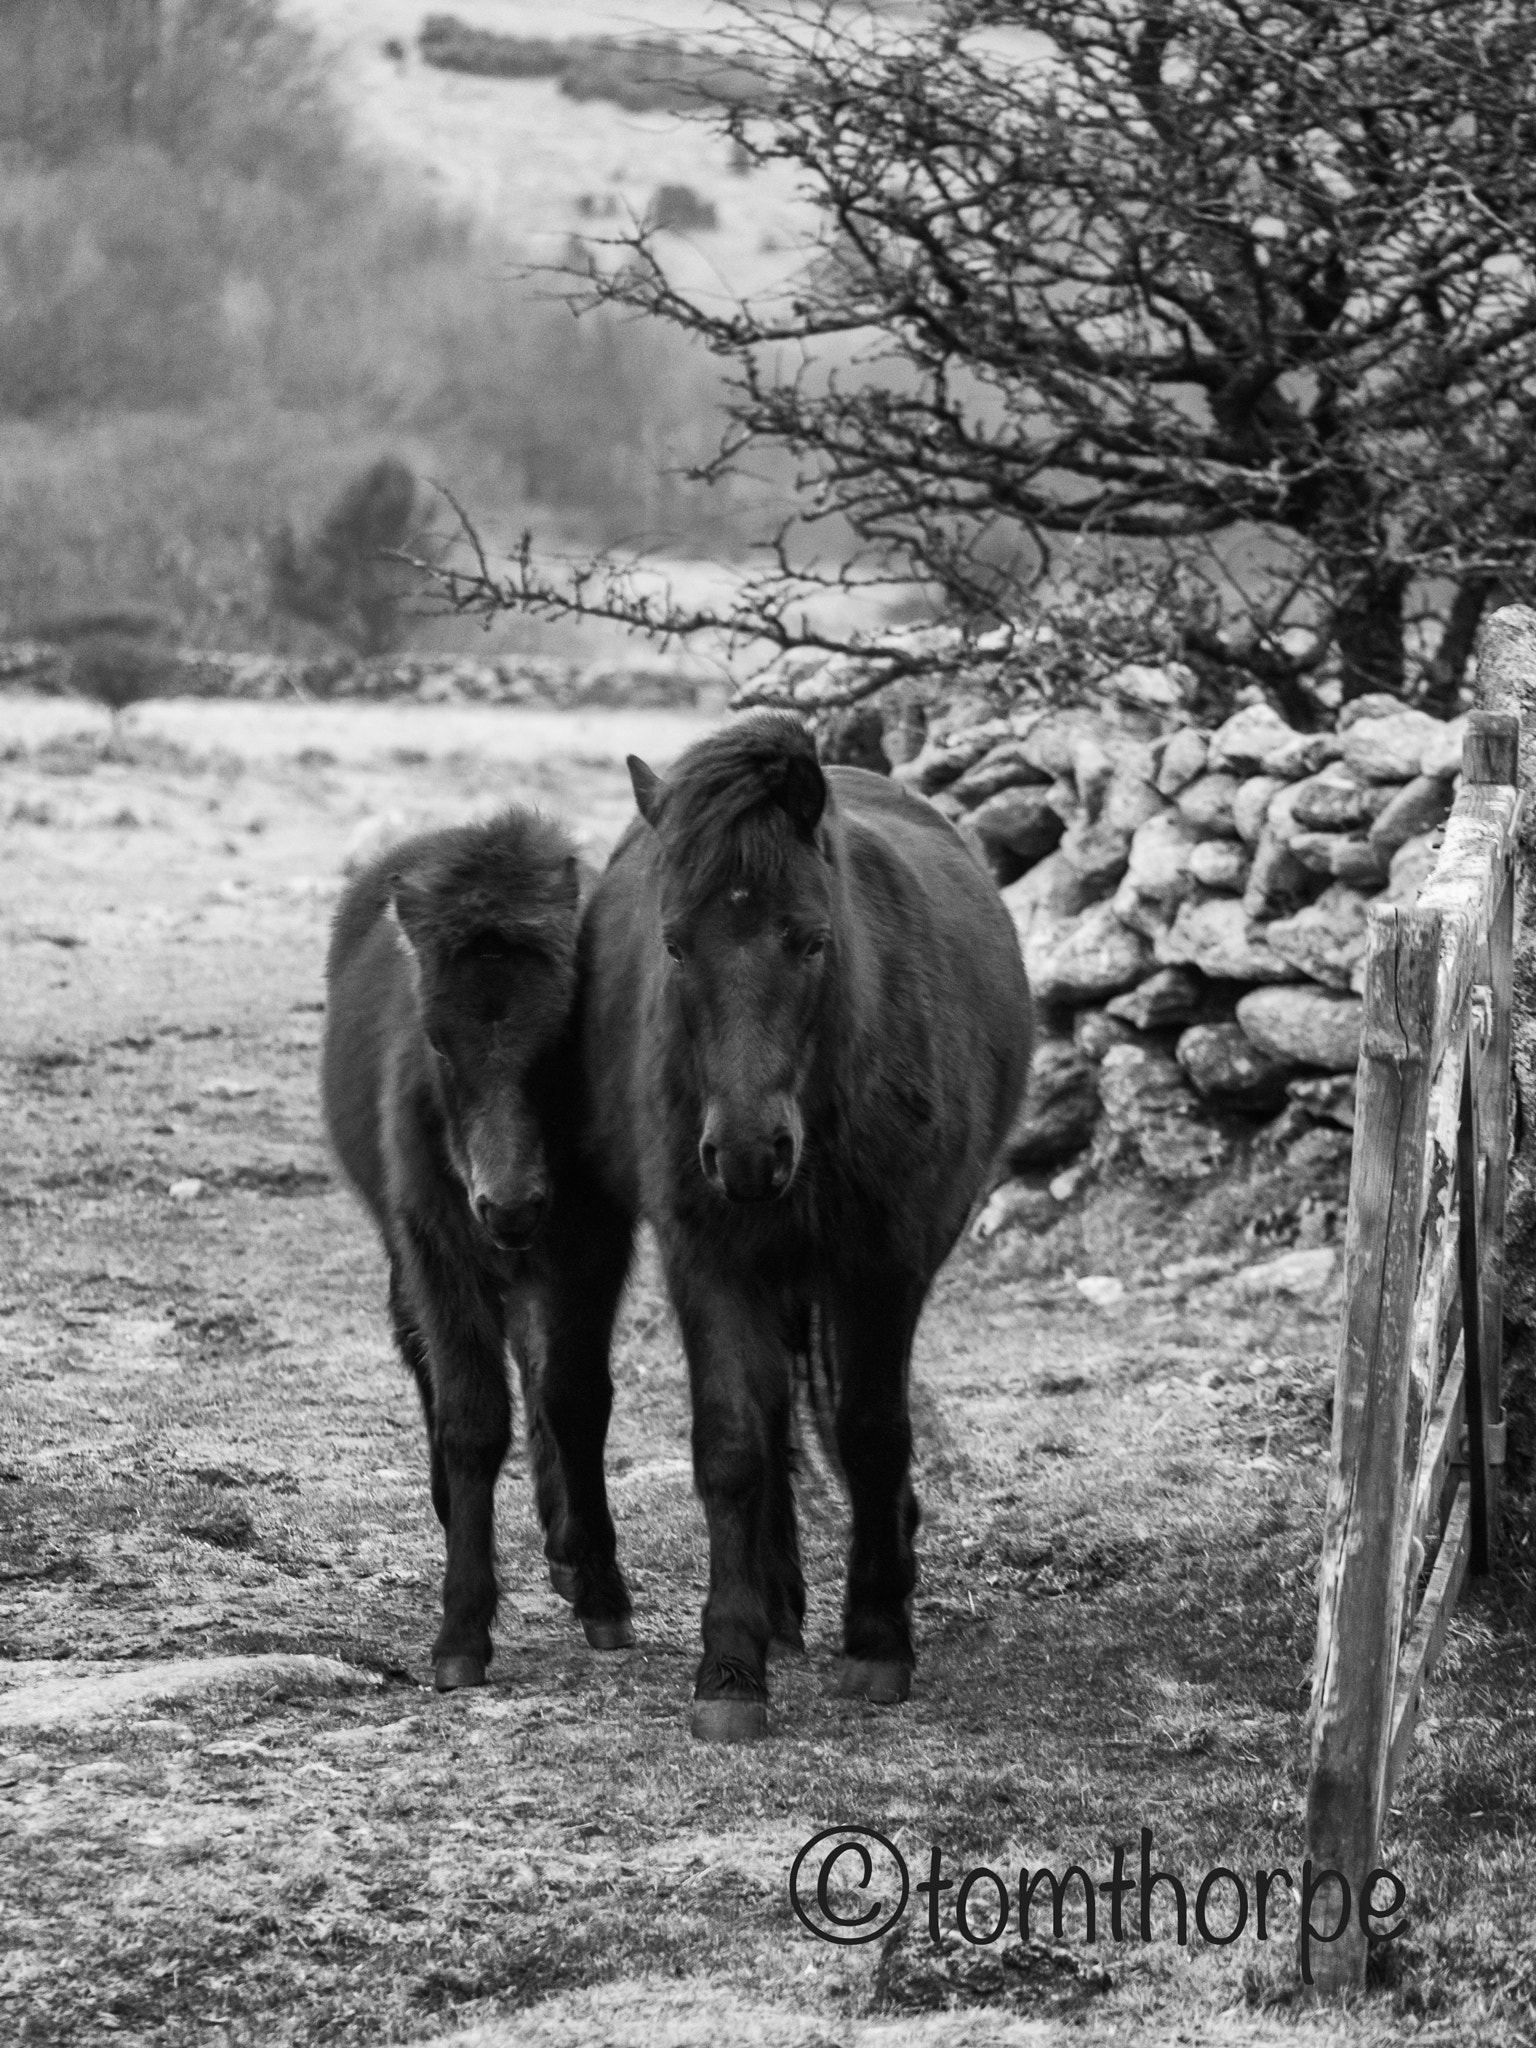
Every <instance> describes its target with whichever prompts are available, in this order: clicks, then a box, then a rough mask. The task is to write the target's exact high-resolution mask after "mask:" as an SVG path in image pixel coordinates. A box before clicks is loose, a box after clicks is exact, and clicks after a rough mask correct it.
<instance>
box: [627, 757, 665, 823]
mask: <svg viewBox="0 0 1536 2048" xmlns="http://www.w3.org/2000/svg"><path fill="white" fill-rule="evenodd" d="M624 765H625V766H626V767H627V768H628V770H629V781H630V787H631V788H632V789H633V790H634V792H635V806H636V808H637V809H638V811H639V813H640V815H641V817H642V818H644V820H645V822H646V823H647V825H650V826H655V825H657V824H659V823H660V821H661V807H662V805H663V803H664V802H665V801H666V796H667V785H666V784H665V783H664V782H663V781H662V779H661V777H660V776H659V775H658V774H657V773H656V770H655V769H654V768H648V767H647V766H646V764H645V763H644V761H642V760H641V758H640V756H639V755H638V754H631V755H630V756H629V757H628V759H627V760H626V762H625V764H624Z"/></svg>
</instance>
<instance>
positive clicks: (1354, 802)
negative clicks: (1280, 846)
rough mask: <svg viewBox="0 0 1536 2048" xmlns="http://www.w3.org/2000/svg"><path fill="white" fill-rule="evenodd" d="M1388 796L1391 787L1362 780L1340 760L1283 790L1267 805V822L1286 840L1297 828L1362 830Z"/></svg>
mask: <svg viewBox="0 0 1536 2048" xmlns="http://www.w3.org/2000/svg"><path fill="white" fill-rule="evenodd" d="M1391 800H1392V792H1391V790H1390V789H1386V788H1383V787H1382V786H1381V785H1380V784H1379V783H1369V782H1362V781H1361V779H1360V778H1359V776H1357V775H1352V774H1350V772H1349V770H1348V769H1347V768H1346V767H1344V766H1343V764H1342V763H1341V764H1339V765H1338V766H1336V767H1332V768H1325V769H1323V770H1322V772H1321V773H1320V774H1317V775H1308V776H1306V777H1305V778H1304V779H1303V780H1302V781H1300V782H1294V783H1292V784H1291V785H1290V786H1289V787H1288V788H1287V789H1285V790H1284V791H1282V793H1281V794H1280V795H1279V796H1277V797H1276V798H1275V800H1274V802H1273V803H1272V804H1271V805H1270V807H1269V823H1270V824H1271V826H1272V827H1273V828H1274V830H1275V831H1276V832H1278V833H1279V835H1280V837H1281V838H1282V839H1286V840H1291V839H1294V838H1295V836H1296V834H1297V833H1298V832H1361V831H1364V830H1365V829H1366V827H1367V826H1369V825H1370V824H1372V823H1373V822H1374V820H1375V819H1376V817H1377V815H1378V813H1379V812H1380V811H1382V810H1383V809H1385V807H1386V806H1387V805H1388V804H1389V803H1390V802H1391Z"/></svg>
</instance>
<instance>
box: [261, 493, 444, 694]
mask: <svg viewBox="0 0 1536 2048" xmlns="http://www.w3.org/2000/svg"><path fill="white" fill-rule="evenodd" d="M415 506H416V479H415V477H414V476H413V475H412V474H411V472H410V470H409V469H408V468H407V467H406V465H405V464H404V463H403V462H401V461H399V460H398V459H397V458H396V457H394V456H391V455H386V456H383V457H381V459H380V460H379V461H377V462H375V463H374V464H373V465H372V466H371V467H370V468H369V469H367V470H365V471H364V472H363V474H362V475H361V476H357V477H354V478H353V479H352V480H351V482H350V483H348V484H346V485H345V486H344V487H343V489H342V491H341V492H340V494H339V496H338V497H337V498H336V500H335V502H334V503H333V504H332V506H331V507H330V509H329V511H328V512H327V513H326V515H325V517H324V518H323V519H322V521H321V522H320V526H319V529H318V530H317V531H316V532H315V533H314V535H312V537H311V538H310V539H309V540H307V541H302V542H301V541H299V540H298V539H297V538H296V537H295V535H294V531H293V528H292V527H291V526H290V525H284V526H282V527H281V528H279V530H278V532H277V533H276V534H275V535H274V536H273V540H272V545H271V553H270V569H271V577H272V594H273V601H274V603H275V604H276V605H277V606H278V607H279V609H280V610H282V611H286V612H289V613H291V614H292V616H293V617H295V618H299V619H308V620H310V621H311V622H312V623H313V624H315V625H317V626H324V627H326V628H327V629H328V630H329V631H330V632H332V633H335V634H336V635H337V637H338V638H339V639H341V640H344V641H345V642H346V643H347V645H348V646H349V647H352V648H354V649H355V650H356V651H357V652H358V653H359V654H388V653H390V652H392V651H393V650H394V649H395V648H397V647H399V646H401V645H402V644H403V642H404V639H405V621H404V618H403V615H402V605H403V602H404V599H405V597H406V595H407V592H408V589H409V582H410V572H409V571H408V570H406V569H404V568H403V567H402V566H401V564H400V563H398V562H394V561H391V560H390V559H389V551H390V550H393V549H400V548H404V547H405V546H406V545H407V544H408V543H409V542H410V541H411V539H412V537H413V517H412V515H413V513H414V511H415Z"/></svg>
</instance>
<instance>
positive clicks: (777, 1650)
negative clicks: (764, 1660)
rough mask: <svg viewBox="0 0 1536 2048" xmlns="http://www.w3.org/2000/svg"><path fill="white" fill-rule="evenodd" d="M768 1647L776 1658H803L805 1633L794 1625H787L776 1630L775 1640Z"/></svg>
mask: <svg viewBox="0 0 1536 2048" xmlns="http://www.w3.org/2000/svg"><path fill="white" fill-rule="evenodd" d="M768 1647H769V1649H770V1650H772V1652H773V1654H774V1655H775V1656H776V1657H803V1656H804V1655H805V1635H804V1632H803V1630H801V1629H798V1628H796V1627H795V1626H794V1624H793V1623H786V1624H785V1626H784V1627H783V1628H776V1629H775V1630H774V1632H773V1639H772V1641H771V1642H770V1643H769V1645H768Z"/></svg>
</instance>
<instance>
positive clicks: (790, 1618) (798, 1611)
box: [763, 1400, 805, 1651]
mask: <svg viewBox="0 0 1536 2048" xmlns="http://www.w3.org/2000/svg"><path fill="white" fill-rule="evenodd" d="M768 1431H769V1434H768V1480H767V1499H766V1512H765V1514H764V1517H763V1577H764V1583H765V1585H766V1587H767V1591H768V1615H769V1626H770V1628H771V1630H772V1635H773V1642H774V1645H775V1647H776V1648H778V1649H782V1650H792V1651H801V1650H803V1649H804V1648H805V1574H804V1572H803V1571H802V1570H801V1566H800V1531H799V1527H798V1525H797V1523H796V1519H795V1489H794V1473H793V1458H792V1456H791V1452H790V1443H789V1402H788V1401H787V1400H786V1401H784V1402H783V1404H782V1405H781V1406H780V1407H779V1409H778V1411H777V1412H776V1413H772V1412H771V1413H770V1415H769V1417H768Z"/></svg>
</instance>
